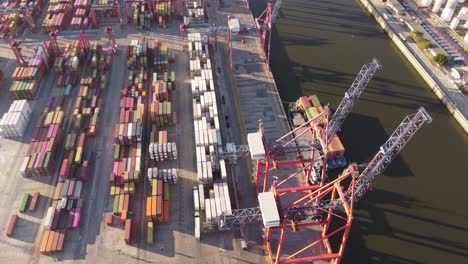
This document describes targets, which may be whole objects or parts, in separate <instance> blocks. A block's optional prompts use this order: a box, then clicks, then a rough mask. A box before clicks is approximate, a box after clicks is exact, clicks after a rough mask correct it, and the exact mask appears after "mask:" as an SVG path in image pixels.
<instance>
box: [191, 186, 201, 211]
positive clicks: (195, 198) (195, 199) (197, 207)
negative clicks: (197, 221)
mask: <svg viewBox="0 0 468 264" xmlns="http://www.w3.org/2000/svg"><path fill="white" fill-rule="evenodd" d="M195 188H196V187H195ZM195 188H194V189H193V202H194V208H195V211H200V201H199V200H198V199H199V196H198V190H197V189H195Z"/></svg>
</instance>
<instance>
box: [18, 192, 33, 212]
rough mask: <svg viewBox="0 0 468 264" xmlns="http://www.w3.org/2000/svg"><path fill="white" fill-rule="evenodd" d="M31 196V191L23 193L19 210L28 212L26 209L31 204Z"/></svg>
mask: <svg viewBox="0 0 468 264" xmlns="http://www.w3.org/2000/svg"><path fill="white" fill-rule="evenodd" d="M29 198H30V195H29V193H25V194H24V195H23V198H22V199H21V203H20V208H19V211H20V212H21V213H24V212H26V209H27V208H28V205H29Z"/></svg>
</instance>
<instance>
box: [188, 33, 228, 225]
mask: <svg viewBox="0 0 468 264" xmlns="http://www.w3.org/2000/svg"><path fill="white" fill-rule="evenodd" d="M201 39H202V38H201V35H200V34H199V33H192V34H189V35H188V52H189V58H190V65H189V67H190V72H191V77H192V79H191V90H192V107H193V117H194V130H195V145H196V158H197V174H198V181H199V183H200V184H199V186H198V188H197V190H196V195H195V194H194V198H195V204H198V207H199V211H200V212H205V216H206V217H205V219H206V223H205V227H207V226H206V224H209V225H210V227H212V225H213V224H214V223H215V222H216V220H217V218H218V217H219V216H220V215H221V214H222V213H223V212H226V211H230V210H231V199H230V196H229V190H228V185H227V167H226V162H225V161H224V160H218V159H216V158H215V149H217V148H218V147H220V146H222V138H221V128H220V120H219V115H218V104H217V98H216V88H215V85H214V81H213V72H212V68H211V60H210V58H209V54H210V52H209V48H208V45H207V44H206V43H204V42H202V41H201ZM211 186H212V187H211ZM195 196H198V197H195ZM205 197H206V198H205ZM200 212H198V213H200ZM195 218H196V219H195V220H196V222H199V221H200V217H199V216H198V217H197V216H196V217H195ZM197 218H198V220H197ZM197 228H199V224H198V226H197V225H196V226H195V229H196V230H197Z"/></svg>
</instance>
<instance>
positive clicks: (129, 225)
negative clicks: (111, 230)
mask: <svg viewBox="0 0 468 264" xmlns="http://www.w3.org/2000/svg"><path fill="white" fill-rule="evenodd" d="M131 229H132V220H131V219H127V220H125V235H124V241H125V243H126V244H130V238H131Z"/></svg>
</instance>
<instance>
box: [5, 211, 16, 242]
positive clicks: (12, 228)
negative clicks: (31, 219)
mask: <svg viewBox="0 0 468 264" xmlns="http://www.w3.org/2000/svg"><path fill="white" fill-rule="evenodd" d="M17 222H18V215H17V214H14V215H12V216H11V218H10V222H9V223H8V227H7V229H6V232H5V235H7V236H9V237H11V236H13V232H14V231H15V227H16V223H17Z"/></svg>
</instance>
